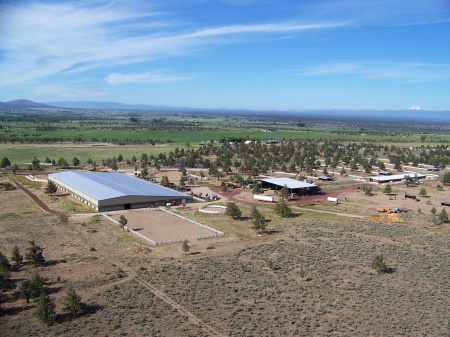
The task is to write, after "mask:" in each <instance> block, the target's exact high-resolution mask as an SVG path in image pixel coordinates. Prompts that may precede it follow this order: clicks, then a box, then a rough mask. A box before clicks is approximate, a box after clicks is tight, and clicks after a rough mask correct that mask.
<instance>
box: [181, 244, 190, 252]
mask: <svg viewBox="0 0 450 337" xmlns="http://www.w3.org/2000/svg"><path fill="white" fill-rule="evenodd" d="M181 249H182V250H183V253H185V254H187V253H188V252H189V250H190V249H191V247H190V246H189V245H188V243H187V241H183V244H182V245H181Z"/></svg>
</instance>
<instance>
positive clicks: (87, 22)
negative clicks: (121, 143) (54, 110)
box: [0, 0, 450, 110]
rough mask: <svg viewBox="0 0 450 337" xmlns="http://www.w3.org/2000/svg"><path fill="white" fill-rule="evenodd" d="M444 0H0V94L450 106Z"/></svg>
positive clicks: (448, 13) (47, 98)
mask: <svg viewBox="0 0 450 337" xmlns="http://www.w3.org/2000/svg"><path fill="white" fill-rule="evenodd" d="M449 80H450V2H449V1H447V0H364V1H361V0H314V1H310V0H304V1H303V0H302V1H299V0H296V1H292V0H277V1H275V0H208V1H207V0H188V1H180V0H178V1H174V0H155V1H152V0H148V1H138V0H127V1H115V0H112V1H103V0H89V1H84V0H81V1H80V0H78V1H28V0H23V1H0V101H9V100H14V99H19V98H26V99H31V100H34V101H37V102H51V101H113V102H123V103H129V104H151V105H169V106H185V107H199V108H229V109H235V108H244V109H256V110H258V109H264V110H268V109H274V110H308V109H348V110H358V109H376V110H384V109H398V110H401V109H408V108H409V107H411V106H420V107H422V108H424V109H429V110H450V81H449Z"/></svg>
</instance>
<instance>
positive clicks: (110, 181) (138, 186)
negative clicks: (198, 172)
mask: <svg viewBox="0 0 450 337" xmlns="http://www.w3.org/2000/svg"><path fill="white" fill-rule="evenodd" d="M48 179H49V180H51V181H52V182H54V183H55V184H56V186H58V188H60V189H61V190H63V191H64V192H66V193H69V194H70V195H72V196H73V197H75V198H77V199H79V200H81V201H83V202H84V203H85V204H87V205H89V206H91V207H93V208H95V209H96V210H97V211H99V212H106V211H113V210H122V209H132V208H145V207H149V206H162V205H165V204H166V203H168V202H172V201H177V202H179V203H182V204H184V203H186V202H188V201H192V197H191V196H189V195H186V194H184V193H180V192H177V191H174V190H172V189H170V188H167V187H163V186H160V185H156V184H153V183H150V182H147V181H144V180H141V179H138V178H135V177H130V176H127V175H125V174H121V173H104V172H87V171H67V172H60V173H52V174H49V175H48Z"/></svg>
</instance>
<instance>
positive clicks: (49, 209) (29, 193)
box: [10, 178, 61, 214]
mask: <svg viewBox="0 0 450 337" xmlns="http://www.w3.org/2000/svg"><path fill="white" fill-rule="evenodd" d="M10 179H11V180H12V181H13V182H14V183H15V184H16V185H17V187H19V188H20V189H21V190H22V191H24V192H25V193H26V194H28V196H29V197H30V198H31V199H33V201H34V202H35V203H36V204H38V205H39V207H40V208H42V209H43V210H44V211H45V212H47V213H50V214H61V212H58V211H55V210H54V209H51V208H50V207H48V206H47V205H46V204H45V203H44V202H43V201H42V200H41V199H39V197H38V196H37V195H36V194H34V193H33V192H31V191H30V190H29V189H28V188H26V187H25V186H23V185H22V184H21V183H19V182H18V181H17V180H16V179H14V178H10Z"/></svg>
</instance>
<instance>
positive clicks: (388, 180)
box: [367, 172, 426, 184]
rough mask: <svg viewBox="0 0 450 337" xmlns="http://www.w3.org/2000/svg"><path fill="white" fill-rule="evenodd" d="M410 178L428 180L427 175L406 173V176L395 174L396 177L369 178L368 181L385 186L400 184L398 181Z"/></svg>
mask: <svg viewBox="0 0 450 337" xmlns="http://www.w3.org/2000/svg"><path fill="white" fill-rule="evenodd" d="M406 176H409V177H411V178H414V177H416V178H417V179H424V178H426V175H425V174H422V173H415V172H412V173H404V174H394V175H387V176H382V177H380V176H377V177H367V179H368V180H369V181H370V182H377V183H378V184H383V183H391V182H398V181H403V180H405V177H406Z"/></svg>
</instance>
